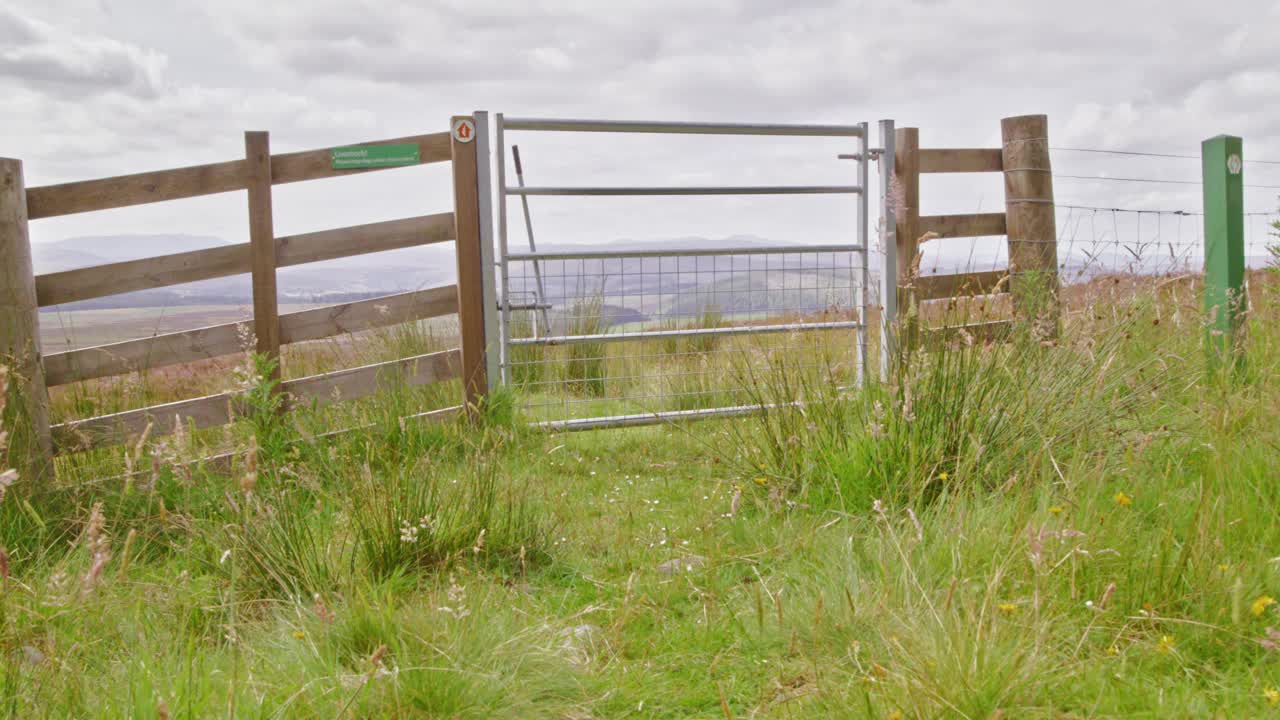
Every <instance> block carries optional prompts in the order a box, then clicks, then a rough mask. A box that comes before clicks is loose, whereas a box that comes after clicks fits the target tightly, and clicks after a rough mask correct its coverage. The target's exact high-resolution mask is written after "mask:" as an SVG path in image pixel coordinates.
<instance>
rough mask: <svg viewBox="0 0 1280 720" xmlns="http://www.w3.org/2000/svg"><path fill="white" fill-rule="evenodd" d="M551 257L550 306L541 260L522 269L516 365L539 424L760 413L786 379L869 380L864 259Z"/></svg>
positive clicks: (529, 410)
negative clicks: (746, 410) (864, 376)
mask: <svg viewBox="0 0 1280 720" xmlns="http://www.w3.org/2000/svg"><path fill="white" fill-rule="evenodd" d="M850 247H852V246H850ZM551 255H553V257H551V258H547V257H545V255H544V256H543V257H541V258H540V259H538V260H537V263H538V265H539V267H538V270H540V273H541V281H542V292H543V293H544V295H543V302H542V307H541V308H538V307H535V306H536V305H538V302H537V301H538V296H539V285H538V278H537V274H536V273H535V269H534V261H533V260H530V259H520V258H518V256H514V257H513V259H512V260H511V261H510V264H509V280H508V288H509V290H508V291H509V293H510V295H509V297H510V299H511V304H512V306H513V307H516V308H523V309H516V310H513V311H512V312H511V315H510V327H509V330H510V333H511V342H510V346H509V351H508V356H507V358H506V363H507V365H508V367H507V369H508V371H509V377H510V379H511V382H512V384H513V385H514V386H515V387H516V388H517V389H518V390H519V393H518V395H519V397H520V403H521V405H522V409H523V412H524V413H525V415H526V419H528V420H531V421H534V422H548V421H550V422H555V421H560V420H571V419H575V418H586V417H609V416H618V415H633V414H642V413H644V414H647V413H657V412H672V411H697V410H703V409H711V408H725V407H737V406H745V405H753V404H757V402H758V398H759V397H760V395H761V394H762V385H763V384H764V383H769V382H772V381H774V380H776V379H777V378H776V377H775V376H776V375H777V373H778V372H780V371H783V370H785V372H786V373H787V375H788V377H787V380H786V382H788V383H793V384H795V385H796V386H800V385H801V384H803V383H804V382H806V377H807V378H808V379H809V380H811V381H818V380H821V381H822V382H823V383H824V384H829V383H832V382H834V383H836V384H837V385H852V384H854V383H855V382H857V378H858V358H859V357H860V356H859V352H858V350H859V345H860V343H865V341H866V339H865V333H860V332H858V328H859V327H860V326H861V323H862V318H860V317H858V308H859V306H860V305H861V302H862V296H861V293H862V290H863V288H862V286H861V279H862V277H864V276H863V274H862V269H863V264H864V263H865V254H864V253H862V252H855V251H853V250H851V249H841V248H833V247H830V246H827V247H824V248H815V249H806V248H803V247H796V248H795V249H794V250H792V249H790V248H788V249H786V250H783V251H768V252H762V251H760V250H759V249H755V250H752V249H742V248H739V249H726V250H710V251H680V250H673V251H670V252H668V253H659V252H653V253H648V252H645V253H626V252H622V253H609V254H604V253H582V254H579V255H576V256H571V255H569V254H555V253H551ZM544 309H545V313H544V312H543V310H544ZM547 322H549V323H550V327H546V323H547ZM783 365H785V368H784V367H783Z"/></svg>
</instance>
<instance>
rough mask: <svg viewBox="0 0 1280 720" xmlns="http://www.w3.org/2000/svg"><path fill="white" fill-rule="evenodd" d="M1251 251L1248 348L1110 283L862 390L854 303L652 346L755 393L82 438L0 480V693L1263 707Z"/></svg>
mask: <svg viewBox="0 0 1280 720" xmlns="http://www.w3.org/2000/svg"><path fill="white" fill-rule="evenodd" d="M1253 280H1254V282H1253V284H1252V286H1251V292H1252V293H1253V294H1254V298H1255V303H1254V305H1253V310H1252V311H1251V316H1250V320H1249V322H1250V326H1251V333H1250V337H1249V338H1248V343H1249V353H1250V355H1249V359H1250V363H1249V369H1248V372H1246V373H1244V374H1243V375H1242V376H1240V377H1238V378H1231V377H1223V376H1216V375H1211V374H1208V373H1206V372H1205V366H1204V362H1203V359H1202V358H1203V354H1202V352H1201V348H1200V347H1199V344H1198V343H1199V340H1200V336H1201V332H1200V331H1201V328H1200V327H1199V326H1198V324H1197V323H1196V322H1195V321H1194V320H1193V319H1191V318H1193V317H1194V314H1192V313H1191V311H1185V310H1184V313H1185V319H1184V320H1182V321H1181V324H1178V323H1177V322H1175V321H1174V320H1172V319H1171V318H1172V317H1173V316H1174V315H1173V308H1172V307H1171V306H1170V303H1171V302H1173V301H1172V300H1170V297H1169V295H1168V293H1152V294H1151V296H1150V297H1143V296H1141V295H1139V296H1138V298H1137V300H1135V299H1134V294H1133V293H1126V297H1127V299H1123V298H1122V300H1123V303H1122V304H1117V305H1114V306H1110V305H1105V304H1094V305H1083V304H1079V303H1077V304H1076V305H1074V306H1073V305H1071V302H1072V301H1071V299H1070V298H1068V299H1067V300H1066V302H1067V303H1068V307H1067V313H1066V315H1065V318H1064V322H1063V327H1062V331H1061V334H1060V336H1059V337H1058V339H1057V340H1053V339H1051V338H1045V337H1042V336H1040V335H1038V334H1037V333H1038V331H1037V330H1036V329H1035V328H1034V327H1033V326H1032V325H1031V323H1030V322H1028V323H1027V324H1026V325H1024V326H1022V327H1019V328H1016V329H1015V331H1014V335H1013V336H1012V337H1010V338H1004V339H1003V340H1004V341H1003V342H1000V343H991V344H986V343H983V342H980V341H977V340H974V341H973V342H972V343H970V342H968V341H967V340H966V339H965V337H964V335H963V334H962V333H955V334H954V335H953V338H952V339H951V340H950V341H947V342H944V343H942V345H941V346H938V345H935V346H933V347H931V348H930V349H928V350H927V351H926V350H925V349H923V348H921V349H918V350H917V351H915V352H912V353H909V354H907V355H906V356H904V357H903V358H902V359H901V360H900V365H899V367H898V368H897V372H896V374H895V376H894V378H895V379H894V380H893V381H892V382H890V383H887V384H881V383H878V382H875V381H874V380H873V381H869V382H868V384H867V385H866V386H865V387H863V388H860V389H859V388H848V389H845V390H840V389H839V388H840V386H844V385H848V384H849V377H850V375H851V368H850V367H849V365H848V355H849V337H848V334H847V333H843V334H842V333H831V334H830V337H827V336H825V335H817V334H815V335H813V336H806V337H811V338H812V339H811V340H806V341H805V342H804V343H801V342H800V341H799V340H798V339H797V338H787V337H778V336H771V337H773V338H774V340H773V341H772V342H773V343H774V344H773V345H766V344H763V343H762V344H760V345H759V346H754V345H752V344H750V343H747V342H745V339H735V340H733V341H726V342H725V343H724V344H723V345H722V346H720V347H719V348H717V350H716V352H710V353H705V354H701V355H695V356H693V357H696V358H697V359H696V362H694V361H692V360H691V361H688V363H687V364H682V365H680V366H678V368H677V367H672V368H669V369H671V370H673V371H674V370H676V369H680V370H682V371H688V370H697V371H699V372H706V373H707V375H706V377H709V378H713V379H717V380H720V381H722V382H721V384H720V386H721V387H737V386H745V387H747V388H748V391H749V398H750V401H752V402H759V403H761V404H764V405H766V406H769V409H768V410H767V412H766V413H764V414H763V415H762V416H760V417H756V418H746V419H740V420H732V421H714V422H706V423H702V424H692V425H687V426H681V427H679V428H677V427H673V426H658V427H651V428H639V429H632V430H626V431H613V432H599V433H578V434H563V435H555V434H544V433H540V432H533V431H529V430H526V429H521V428H519V427H517V426H515V425H514V424H513V423H512V421H511V417H510V413H509V404H510V403H511V401H512V396H510V395H500V396H498V397H496V398H495V399H494V400H493V402H492V404H491V405H489V404H487V405H486V407H485V408H484V411H485V414H483V415H482V416H481V417H478V418H476V419H474V420H466V421H461V422H459V423H457V424H449V425H435V424H425V423H417V422H402V421H401V418H403V417H405V416H406V415H408V414H412V411H413V410H414V409H415V408H419V407H421V403H422V402H424V401H423V400H422V399H421V398H420V397H419V396H418V395H417V393H419V392H420V389H416V388H406V387H399V386H390V387H388V388H386V389H385V391H384V392H381V393H379V394H378V395H377V396H376V397H373V398H370V399H368V401H367V402H366V401H360V402H354V403H350V404H346V405H345V407H346V409H344V410H343V411H342V412H343V413H344V414H343V415H341V416H338V415H334V414H328V410H329V409H327V408H316V409H311V408H300V409H298V410H297V411H295V412H292V413H289V414H287V415H283V416H281V415H278V414H276V413H275V412H274V411H273V408H271V407H270V406H269V405H265V404H264V405H263V407H262V408H261V410H262V413H261V416H260V417H254V416H253V414H252V413H248V412H246V413H245V416H244V417H242V418H240V419H239V420H238V421H237V423H236V424H235V425H234V426H233V427H232V428H231V430H230V431H228V432H227V434H226V437H225V438H224V437H222V434H221V432H219V433H218V436H219V442H224V441H225V443H229V444H231V445H232V447H233V448H234V449H237V450H239V451H242V452H244V453H246V454H247V457H248V458H252V459H251V460H250V459H246V460H243V461H239V462H237V463H236V464H234V465H233V466H231V467H229V468H228V467H211V466H201V465H198V464H197V465H195V466H191V465H188V464H186V463H185V462H184V461H185V460H190V459H192V458H194V457H198V456H200V455H202V454H204V453H206V452H207V451H208V443H212V442H213V440H212V439H210V438H207V437H204V436H201V435H199V434H191V433H186V434H183V435H181V436H180V437H175V438H168V439H165V440H163V441H161V440H158V439H155V438H151V439H148V440H146V441H145V442H140V443H135V444H134V445H132V446H131V447H130V448H129V449H128V450H127V451H121V452H117V453H116V454H115V458H114V461H113V462H114V463H115V467H114V469H113V470H112V471H111V472H109V473H94V474H90V472H89V469H88V466H85V467H86V470H85V472H84V474H82V475H77V474H75V472H74V466H68V465H64V466H63V467H61V468H60V470H61V471H62V473H61V475H60V477H59V479H58V481H57V482H55V483H51V484H47V485H44V486H36V485H34V484H31V483H25V482H24V483H15V484H14V485H12V486H11V487H9V488H8V492H7V493H6V495H5V496H4V497H3V498H2V499H0V547H2V548H4V549H5V550H6V551H7V553H8V555H9V565H8V577H7V578H3V579H0V717H22V718H28V717H35V718H39V717H93V716H103V717H126V716H127V717H229V716H233V715H234V716H236V717H246V716H247V717H449V718H453V717H458V718H490V717H506V718H515V717H519V718H605V717H629V716H631V717H640V716H643V717H655V718H684V717H735V718H745V717H756V718H789V717H852V718H888V717H902V718H923V717H928V718H935V717H936V718H950V717H972V718H993V717H1005V718H1014V717H1033V718H1035V717H1045V718H1047V717H1130V716H1142V717H1215V716H1222V717H1267V716H1269V715H1271V714H1274V713H1275V712H1276V709H1277V708H1278V707H1280V665H1278V664H1277V663H1276V658H1277V657H1278V656H1277V655H1276V653H1277V652H1280V632H1278V631H1277V628H1278V627H1280V614H1278V613H1277V608H1278V607H1280V604H1277V603H1276V602H1275V600H1274V598H1276V597H1280V575H1278V574H1277V569H1276V564H1275V563H1274V562H1272V558H1273V557H1274V555H1275V550H1274V548H1275V547H1276V546H1277V545H1278V544H1280V525H1277V524H1276V523H1275V522H1274V518H1273V517H1272V516H1273V515H1274V508H1275V507H1277V504H1278V503H1280V486H1278V485H1277V484H1276V483H1275V482H1274V478H1275V475H1276V473H1277V470H1280V463H1278V461H1277V457H1278V456H1277V453H1276V448H1277V447H1278V446H1280V437H1278V436H1277V431H1276V428H1277V427H1280V424H1278V422H1280V410H1278V408H1280V397H1278V396H1277V386H1276V384H1275V383H1274V382H1273V381H1272V378H1273V377H1274V371H1275V370H1276V368H1277V365H1278V364H1280V333H1277V332H1276V329H1275V321H1276V319H1277V314H1276V311H1277V308H1280V301H1277V298H1278V297H1280V295H1277V293H1276V292H1275V286H1274V282H1273V280H1269V279H1266V278H1261V277H1255V278H1254V279H1253ZM926 319H929V320H930V321H932V318H926ZM650 345H651V346H653V348H654V349H655V350H656V349H657V345H658V343H656V342H650V343H646V346H650ZM398 349H399V350H405V349H406V348H404V347H400V348H398ZM558 350H561V349H558ZM563 350H565V351H566V352H567V348H566V349H563ZM739 350H741V352H739ZM369 351H370V352H375V351H377V349H376V348H370V349H369ZM731 351H732V352H731ZM647 352H648V350H646V353H647ZM615 353H616V351H615ZM593 355H596V354H594V353H593ZM730 357H734V358H738V359H739V361H730V360H729V358H730ZM612 361H613V362H617V361H618V358H617V357H616V356H615V358H613V359H612ZM627 362H628V363H631V364H633V365H635V367H634V368H628V369H627V371H626V373H625V374H627V375H637V374H641V373H640V372H636V371H637V370H638V371H643V372H646V373H660V372H664V371H665V370H667V369H668V368H666V367H665V366H661V365H660V366H651V367H646V366H644V365H643V361H642V359H641V358H639V357H631V358H628V359H627ZM611 369H612V368H611ZM254 375H255V377H259V378H261V377H263V376H266V375H268V373H254ZM690 377H693V376H690ZM567 379H569V378H567V377H566V380H567ZM219 382H221V383H224V384H225V383H227V382H229V379H228V378H221V379H220V380H219ZM259 382H261V381H259ZM688 382H689V383H691V386H690V387H692V384H693V383H695V382H700V381H696V380H692V379H690V380H688ZM710 388H711V386H709V389H710ZM454 389H455V390H456V388H454ZM609 389H610V391H611V392H613V391H614V388H613V387H612V386H610V388H609ZM637 389H638V388H637ZM264 397H269V393H268V394H265V395H264ZM515 398H516V399H519V396H518V394H517V395H516V396H515ZM441 400H442V401H443V400H444V398H441ZM795 401H801V402H802V404H795V405H793V403H794V402H795ZM605 402H608V400H607V399H606V400H605ZM504 408H506V409H504ZM330 422H334V423H337V422H341V423H342V426H344V427H358V428H360V429H359V430H357V431H354V432H350V433H346V434H344V435H341V436H333V437H325V436H324V431H325V430H327V429H334V428H333V426H330V425H327V424H326V423H330ZM220 447H221V446H220ZM123 452H127V453H128V460H127V462H126V460H125V459H124V457H123V456H122V454H123ZM102 462H103V467H106V464H107V463H106V461H105V460H104V461H102ZM126 464H127V465H128V466H129V467H131V468H133V469H134V470H135V473H134V474H133V475H132V476H130V477H128V478H126V477H124V476H123V474H122V470H123V469H124V467H125V465H126ZM69 468H70V469H69Z"/></svg>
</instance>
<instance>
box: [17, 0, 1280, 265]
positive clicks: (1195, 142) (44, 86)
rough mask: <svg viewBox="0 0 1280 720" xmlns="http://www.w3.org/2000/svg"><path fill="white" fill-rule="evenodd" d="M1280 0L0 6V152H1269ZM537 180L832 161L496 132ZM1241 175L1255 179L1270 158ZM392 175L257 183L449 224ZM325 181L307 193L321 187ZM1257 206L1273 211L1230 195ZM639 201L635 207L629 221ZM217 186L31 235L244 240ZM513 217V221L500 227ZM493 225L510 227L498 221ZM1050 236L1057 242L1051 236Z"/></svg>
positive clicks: (426, 174) (792, 174)
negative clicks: (1216, 147)
mask: <svg viewBox="0 0 1280 720" xmlns="http://www.w3.org/2000/svg"><path fill="white" fill-rule="evenodd" d="M1278 26H1280V2H1258V1H1255V2H1235V3H1232V4H1231V11H1230V12H1224V11H1223V7H1222V6H1221V5H1214V4H1191V3H1169V2H1145V1H1117V0H1110V1H1107V2H1095V1H1092V0H1086V1H1083V2H1074V3H999V4H997V3H973V2H959V1H956V2H946V1H942V0H938V1H920V2H912V1H907V0H895V1H893V2H820V1H810V2H789V3H774V2H764V1H743V2H732V1H729V0H723V1H720V2H710V3H701V2H700V3H691V2H687V0H678V1H677V0H644V1H643V2H626V1H618V2H611V3H601V4H595V3H579V2H571V1H568V0H566V1H563V2H530V3H508V2H486V1H472V2H454V1H452V0H451V1H448V2H415V1H413V0H378V1H377V2H349V1H343V2H305V3H304V2H283V1H276V2H261V1H260V0H254V1H252V2H250V1H249V0H223V1H222V2H217V3H196V2H172V3H153V2H142V1H136V2H119V1H113V0H46V1H45V2H41V3H22V4H14V3H5V2H2V1H0V91H3V93H4V97H5V98H6V102H5V108H6V109H5V116H4V117H5V119H4V130H3V132H2V133H0V155H2V156H10V157H18V158H21V159H23V160H24V162H25V166H26V175H27V182H28V185H38V184H45V183H50V182H60V181H67V180H75V179H84V178H89V177H98V176H106V175H114V174H122V173H128V172H138V171H142V170H148V169H159V168H164V167H173V166H180V165H190V164H196V163H202V162H213V161H220V160H226V159H231V158H235V157H239V156H241V155H242V154H243V139H242V135H241V131H243V130H247V129H266V130H270V131H271V132H272V143H273V149H274V150H276V151H290V150H299V149H307V148H314V147H324V146H329V145H335V144H348V143H351V142H355V141H359V140H362V139H377V138H382V137H396V136H402V135H409V134H414V133H421V132H431V131H437V130H443V129H445V127H446V123H447V118H448V116H450V115H453V114H461V113H467V112H470V111H472V110H474V109H488V110H492V111H503V112H506V113H508V114H509V115H520V116H567V117H606V118H646V119H682V120H729V121H768V122H823V123H853V122H859V121H863V120H866V121H872V122H874V121H875V120H877V119H879V118H882V117H891V118H894V119H895V120H896V121H897V122H898V123H899V125H901V126H906V125H914V126H918V127H920V128H921V129H922V131H921V143H922V146H924V147H949V146H951V147H957V146H958V147H984V146H985V147H997V146H998V144H999V119H1000V118H1001V117H1003V116H1008V115H1016V114H1022V113H1047V114H1048V115H1049V117H1050V131H1051V136H1052V137H1051V139H1052V141H1053V144H1054V145H1055V146H1061V147H1089V148H1111V149H1125V150H1139V151H1157V152H1169V151H1172V152H1179V153H1185V154H1190V155H1195V154H1197V153H1198V150H1199V142H1200V140H1202V139H1204V138H1206V137H1208V136H1211V135H1214V134H1218V133H1222V132H1228V133H1232V134H1238V135H1242V136H1244V137H1245V153H1246V157H1248V158H1272V159H1280V51H1278V50H1277V49H1276V43H1275V36H1274V35H1275V34H1274V29H1275V28H1276V27H1278ZM510 139H511V140H512V141H514V142H519V143H521V145H522V150H523V151H525V159H526V165H527V167H526V170H527V172H529V173H530V175H531V176H533V177H531V181H532V180H533V179H534V178H536V181H537V182H536V183H535V184H550V183H553V182H556V183H562V182H570V183H577V184H587V183H591V184H611V183H614V184H621V183H631V184H645V183H653V184H663V183H671V184H681V183H695V182H697V183H703V182H706V183H728V184H734V183H738V182H740V183H742V184H751V183H759V182H762V181H767V182H770V183H773V184H776V183H787V182H802V183H825V182H847V181H848V180H849V179H850V177H851V175H852V172H853V170H854V168H853V165H852V164H849V163H841V162H839V161H837V160H835V158H834V156H835V154H836V153H837V152H848V151H850V150H852V149H854V148H850V147H847V146H845V145H843V144H841V143H824V142H821V141H820V142H816V143H815V142H813V141H807V142H806V141H796V140H779V139H767V138H734V139H731V140H729V141H719V140H714V141H713V140H708V139H692V140H675V139H673V138H669V137H657V138H643V139H638V140H636V139H631V138H627V139H619V138H611V137H607V136H603V137H602V136H597V137H592V138H586V139H583V138H573V137H536V138H535V137H521V136H514V135H513V136H512V137H511V138H510ZM1054 164H1055V171H1056V172H1057V173H1059V174H1062V175H1066V174H1078V175H1083V176H1097V175H1109V176H1119V177H1124V176H1130V177H1141V178H1166V179H1187V180H1198V179H1199V166H1198V163H1197V162H1196V161H1195V160H1194V159H1192V160H1187V159H1171V158H1165V159H1157V158H1138V157H1120V156H1106V155H1086V154H1080V153H1075V154H1067V153H1061V154H1055V156H1054ZM1246 182H1247V183H1248V182H1254V183H1257V184H1264V185H1280V165H1250V166H1248V168H1247V170H1246ZM448 183H449V177H448V173H447V170H445V169H441V168H415V169H408V170H396V171H390V172H386V173H376V174H372V175H368V176H359V177H353V178H346V179H342V180H335V181H331V182H329V183H307V184H305V185H307V187H284V188H278V189H277V198H276V218H277V221H276V228H277V232H278V234H289V233H295V232H303V231H308V230H314V229H321V228H326V227H335V226H341V225H350V224H355V223H359V222H366V221H371V220H382V219H388V218H391V217H402V216H407V215H416V214H420V213H422V212H424V211H438V210H447V209H448V202H449V197H450V196H449V193H448V187H449V184H448ZM1057 185H1058V187H1057V193H1056V195H1057V198H1058V201H1059V202H1060V203H1074V204H1078V205H1083V206H1105V207H1128V208H1143V207H1146V208H1164V209H1181V210H1188V211H1196V210H1198V209H1199V207H1200V197H1199V188H1198V187H1197V186H1194V185H1172V184H1152V183H1128V182H1096V181H1090V180H1068V179H1066V178H1062V179H1061V180H1060V181H1059V182H1058V183H1057ZM321 186H323V187H321ZM922 191H923V197H924V202H923V204H924V208H923V210H924V212H925V213H926V214H929V213H949V212H974V211H991V210H995V209H998V208H999V206H1000V205H1001V204H1002V201H1003V193H1002V188H1001V184H1000V179H999V176H998V175H991V176H984V177H983V178H982V179H975V178H974V177H973V176H969V177H967V178H936V179H935V178H929V179H927V180H926V181H925V183H924V186H923V188H922ZM1247 193H1248V194H1247V201H1246V209H1247V210H1249V211H1254V212H1262V211H1273V210H1275V209H1276V204H1277V203H1276V196H1277V191H1276V190H1274V189H1269V188H1257V189H1252V190H1249V191H1247ZM535 200H537V204H536V205H535V207H534V218H535V223H536V225H537V230H538V235H539V239H540V240H542V241H543V242H568V243H575V242H605V241H609V240H612V239H616V238H637V239H660V238H672V237H683V236H704V237H724V236H729V235H734V234H752V235H758V236H763V237H766V238H769V239H771V240H777V241H784V242H785V241H797V242H805V241H812V242H838V241H845V240H848V239H849V238H850V237H851V233H852V230H853V225H852V214H851V208H849V207H847V206H844V205H840V204H839V203H838V201H833V203H834V204H831V203H828V204H823V203H822V202H819V201H815V200H813V199H805V198H799V199H797V198H773V199H768V200H762V199H760V198H746V199H744V198H694V199H689V200H682V201H673V200H671V199H658V200H651V201H637V200H627V199H590V198H589V199H573V200H572V201H557V200H552V199H545V200H544V199H542V198H535ZM646 203H647V204H646ZM244 215H245V213H244V199H243V197H242V194H231V195H228V196H222V197H211V198H202V199H196V200H189V201H178V202H172V203H163V204H159V205H154V206H146V207H140V208H130V209H121V210H115V211H108V212H104V213H94V214H90V215H83V216H72V217H68V218H60V219H55V220H47V221H40V222H37V223H35V224H33V227H32V233H31V234H32V238H33V240H35V241H36V242H46V241H50V240H58V239H61V238H65V237H68V236H73V235H87V234H93V235H102V234H110V233H138V232H156V233H163V232H171V233H187V234H205V235H210V236H217V237H220V238H222V239H224V240H227V241H243V240H244V239H246V238H247V231H246V228H245V225H244V222H245V221H244ZM515 217H518V216H515ZM516 224H517V225H518V223H516ZM1060 224H1061V223H1060Z"/></svg>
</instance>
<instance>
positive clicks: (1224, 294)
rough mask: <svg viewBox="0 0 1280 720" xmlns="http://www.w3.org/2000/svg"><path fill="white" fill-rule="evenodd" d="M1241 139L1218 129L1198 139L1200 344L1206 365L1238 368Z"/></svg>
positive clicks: (1242, 299)
mask: <svg viewBox="0 0 1280 720" xmlns="http://www.w3.org/2000/svg"><path fill="white" fill-rule="evenodd" d="M1243 146H1244V143H1243V141H1242V140H1241V139H1240V138H1238V137H1233V136H1231V135H1219V136H1217V137H1213V138H1209V139H1208V140H1205V141H1204V142H1203V143H1201V145H1200V162H1201V172H1202V173H1203V180H1204V308H1205V313H1206V320H1205V349H1206V352H1207V354H1208V363H1209V368H1210V369H1211V370H1216V369H1218V368H1221V367H1223V366H1226V367H1229V368H1230V369H1231V370H1232V371H1238V370H1240V369H1241V368H1242V367H1243V365H1244V363H1243V360H1244V356H1243V352H1242V351H1243V348H1242V347H1239V343H1240V340H1241V337H1240V336H1241V334H1242V331H1243V329H1244V319H1245V310H1246V309H1247V305H1248V300H1249V298H1248V295H1247V294H1246V293H1245V287H1244V147H1243Z"/></svg>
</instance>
